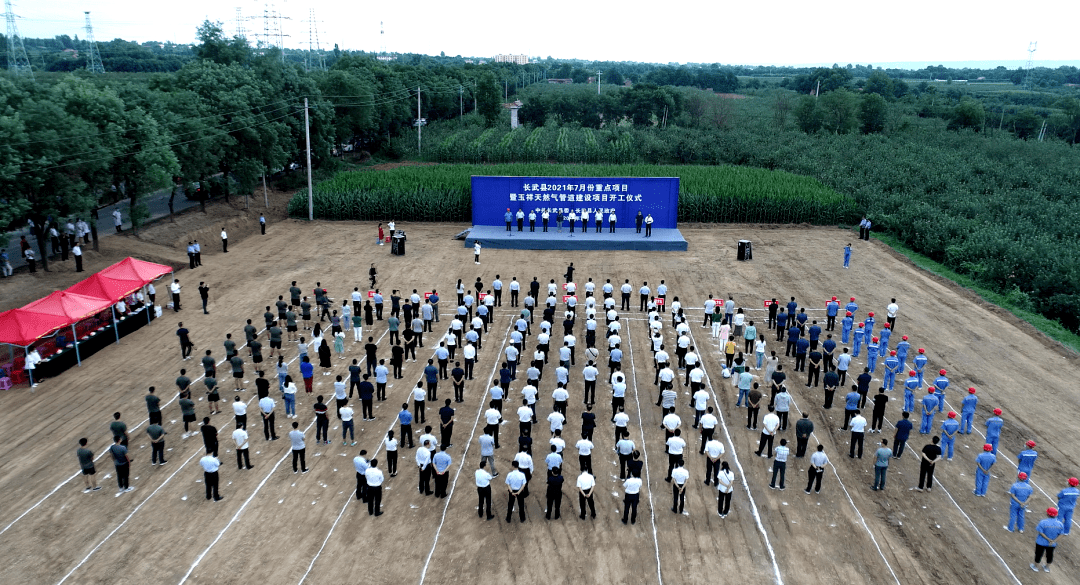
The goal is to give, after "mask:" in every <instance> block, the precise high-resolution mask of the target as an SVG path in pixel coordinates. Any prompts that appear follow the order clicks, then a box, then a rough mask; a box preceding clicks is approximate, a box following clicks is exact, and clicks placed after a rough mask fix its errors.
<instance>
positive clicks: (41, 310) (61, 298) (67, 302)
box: [21, 291, 112, 365]
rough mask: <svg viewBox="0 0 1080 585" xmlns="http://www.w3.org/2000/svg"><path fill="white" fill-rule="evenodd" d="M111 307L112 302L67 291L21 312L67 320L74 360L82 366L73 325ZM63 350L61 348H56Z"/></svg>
mask: <svg viewBox="0 0 1080 585" xmlns="http://www.w3.org/2000/svg"><path fill="white" fill-rule="evenodd" d="M111 306H112V302H110V301H108V300H106V299H100V298H97V297H90V296H86V295H81V294H78V293H72V292H68V291H56V292H54V293H52V294H50V295H49V296H47V297H45V298H43V299H38V300H36V301H34V302H32V303H30V304H29V305H26V306H25V307H23V308H22V309H21V310H22V311H26V312H28V313H33V314H40V315H51V316H59V317H64V318H66V319H67V321H68V324H69V325H70V326H71V337H72V340H74V341H75V343H74V344H73V345H74V346H75V358H76V360H77V361H78V363H79V365H82V356H80V355H79V344H78V339H79V336H78V333H76V332H75V324H76V323H78V322H79V321H82V320H83V319H85V318H86V317H88V316H90V315H93V314H94V313H97V312H99V311H104V310H105V309H108V308H110V307H111ZM57 349H61V350H62V349H63V348H57Z"/></svg>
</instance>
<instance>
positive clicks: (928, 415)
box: [919, 388, 938, 435]
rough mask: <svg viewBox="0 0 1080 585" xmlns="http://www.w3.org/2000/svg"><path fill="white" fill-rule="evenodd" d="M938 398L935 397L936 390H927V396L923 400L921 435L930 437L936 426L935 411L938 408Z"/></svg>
mask: <svg viewBox="0 0 1080 585" xmlns="http://www.w3.org/2000/svg"><path fill="white" fill-rule="evenodd" d="M937 405H938V397H937V396H934V389H933V388H927V390H926V396H923V399H922V424H920V425H919V434H922V435H929V434H930V430H931V429H932V428H933V426H934V409H935V408H937Z"/></svg>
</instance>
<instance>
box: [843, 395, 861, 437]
mask: <svg viewBox="0 0 1080 585" xmlns="http://www.w3.org/2000/svg"><path fill="white" fill-rule="evenodd" d="M860 400H862V394H859V387H858V386H855V385H852V387H851V392H848V393H847V395H845V396H844V426H842V427H840V430H841V431H846V430H848V422H850V421H851V419H852V418H854V417H855V411H857V410H859V401H860Z"/></svg>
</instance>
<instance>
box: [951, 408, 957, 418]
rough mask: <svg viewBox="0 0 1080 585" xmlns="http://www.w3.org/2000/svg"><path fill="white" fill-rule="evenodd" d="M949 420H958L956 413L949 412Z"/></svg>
mask: <svg viewBox="0 0 1080 585" xmlns="http://www.w3.org/2000/svg"><path fill="white" fill-rule="evenodd" d="M949 418H956V413H955V412H953V411H951V410H950V411H949Z"/></svg>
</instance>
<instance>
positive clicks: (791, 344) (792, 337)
mask: <svg viewBox="0 0 1080 585" xmlns="http://www.w3.org/2000/svg"><path fill="white" fill-rule="evenodd" d="M787 333H788V338H787V346H786V347H785V348H784V357H791V352H792V350H794V349H795V346H796V345H797V344H798V343H799V338H800V337H802V331H801V330H800V329H799V326H798V325H792V326H791V327H789V328H788V332H787ZM808 345H809V344H808Z"/></svg>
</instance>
